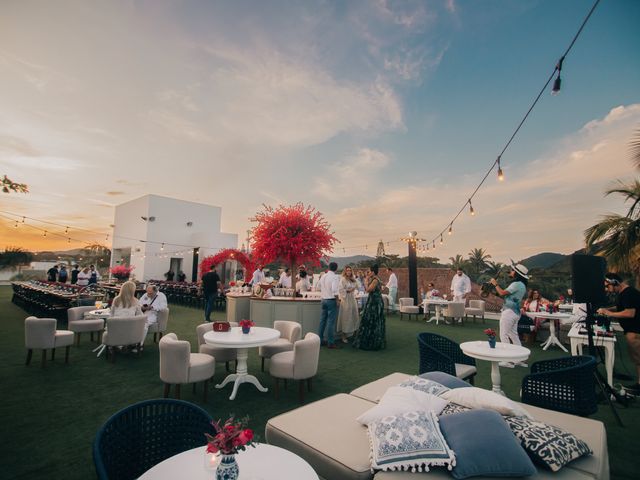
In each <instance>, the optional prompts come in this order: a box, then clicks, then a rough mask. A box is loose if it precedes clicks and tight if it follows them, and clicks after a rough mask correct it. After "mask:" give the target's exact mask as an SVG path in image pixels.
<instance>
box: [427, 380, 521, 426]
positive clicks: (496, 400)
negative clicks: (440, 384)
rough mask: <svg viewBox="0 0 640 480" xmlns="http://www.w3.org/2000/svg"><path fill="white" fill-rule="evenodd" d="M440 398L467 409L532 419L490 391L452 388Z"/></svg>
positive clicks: (515, 405) (512, 402)
mask: <svg viewBox="0 0 640 480" xmlns="http://www.w3.org/2000/svg"><path fill="white" fill-rule="evenodd" d="M440 396H441V397H442V398H444V399H446V400H448V401H450V402H453V403H457V404H459V405H463V406H465V407H469V408H485V409H487V410H495V411H496V412H498V413H500V414H502V415H512V416H514V417H526V418H530V419H532V418H533V417H532V416H531V415H530V414H529V412H527V411H526V410H525V409H524V408H522V407H521V406H520V405H518V404H517V403H515V402H514V401H512V400H509V399H508V398H507V397H505V396H503V395H500V394H498V393H495V392H492V391H491V390H484V389H482V388H478V387H461V388H452V389H451V390H448V391H446V392H443V393H441V394H440Z"/></svg>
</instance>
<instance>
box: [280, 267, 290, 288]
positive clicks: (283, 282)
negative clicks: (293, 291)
mask: <svg viewBox="0 0 640 480" xmlns="http://www.w3.org/2000/svg"><path fill="white" fill-rule="evenodd" d="M278 283H279V284H280V286H281V287H282V288H291V272H290V271H289V269H288V268H285V269H284V272H282V274H281V275H280V279H279V280H278Z"/></svg>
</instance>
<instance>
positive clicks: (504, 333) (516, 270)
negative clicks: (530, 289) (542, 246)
mask: <svg viewBox="0 0 640 480" xmlns="http://www.w3.org/2000/svg"><path fill="white" fill-rule="evenodd" d="M528 273H529V270H528V269H527V267H525V266H524V265H522V264H520V263H519V264H517V265H515V264H512V265H511V271H510V272H509V278H511V279H513V282H511V283H510V284H509V286H508V287H507V288H506V289H503V288H502V287H500V285H498V282H497V280H496V279H495V278H492V279H491V284H492V285H494V286H495V287H496V292H497V293H498V295H500V296H501V297H504V305H503V306H502V313H501V314H500V341H501V342H503V343H509V341H511V343H513V344H514V345H521V343H520V338H519V337H518V320H519V319H520V302H521V301H522V299H523V298H524V295H525V293H527V283H528V282H529V275H528ZM518 365H520V366H521V367H526V366H527V364H526V363H524V362H518ZM500 366H501V367H509V368H513V366H514V364H513V363H511V362H500Z"/></svg>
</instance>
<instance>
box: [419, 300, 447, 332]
mask: <svg viewBox="0 0 640 480" xmlns="http://www.w3.org/2000/svg"><path fill="white" fill-rule="evenodd" d="M429 305H435V306H436V315H435V316H434V317H431V318H430V319H429V320H427V323H430V322H433V321H434V320H435V322H436V325H438V322H439V321H440V313H441V310H442V307H443V306H445V305H449V300H445V299H444V298H426V299H424V300H423V301H422V309H423V310H424V315H425V317H424V318H425V319H426V318H427V311H428V310H427V307H428V306H429Z"/></svg>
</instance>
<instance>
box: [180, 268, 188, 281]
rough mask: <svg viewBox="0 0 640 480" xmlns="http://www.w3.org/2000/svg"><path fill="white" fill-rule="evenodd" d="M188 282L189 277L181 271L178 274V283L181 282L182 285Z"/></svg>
mask: <svg viewBox="0 0 640 480" xmlns="http://www.w3.org/2000/svg"><path fill="white" fill-rule="evenodd" d="M186 280H187V275H186V274H185V273H184V272H183V271H182V270H180V271H179V272H178V281H179V282H180V283H183V282H184V281H186Z"/></svg>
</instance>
